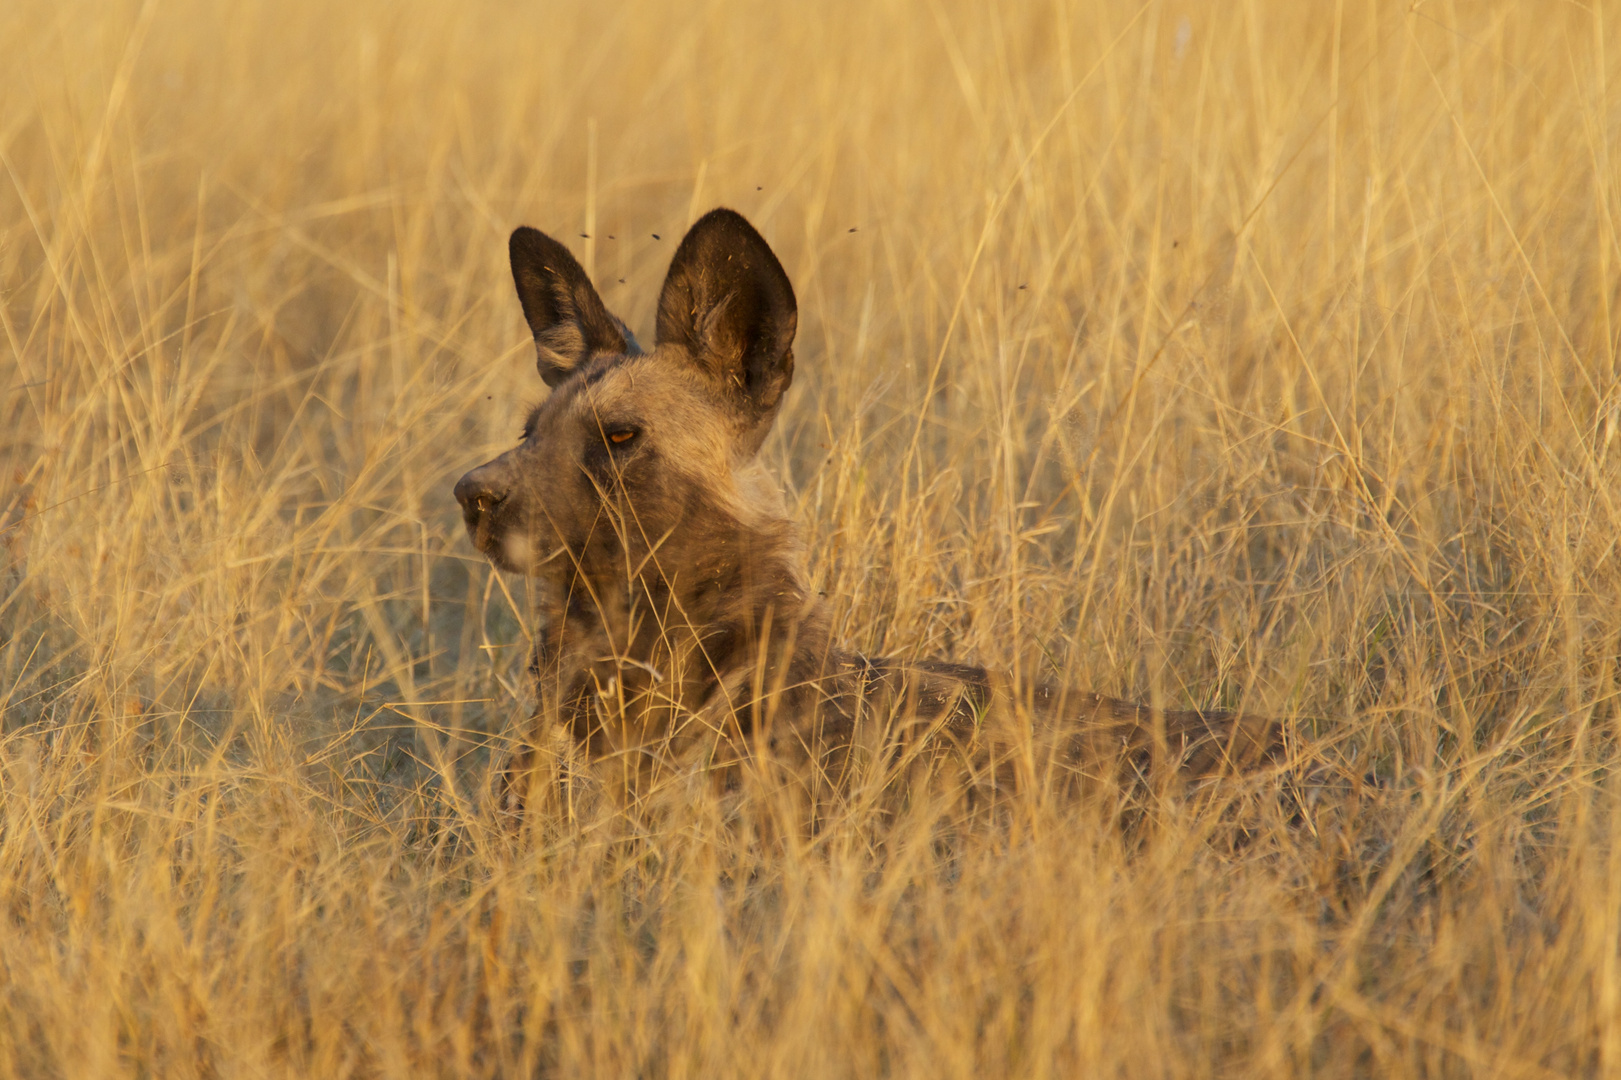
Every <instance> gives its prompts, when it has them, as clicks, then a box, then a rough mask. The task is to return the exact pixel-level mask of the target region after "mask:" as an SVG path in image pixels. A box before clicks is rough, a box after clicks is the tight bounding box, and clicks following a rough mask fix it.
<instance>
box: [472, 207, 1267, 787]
mask: <svg viewBox="0 0 1621 1080" xmlns="http://www.w3.org/2000/svg"><path fill="white" fill-rule="evenodd" d="M510 255H511V259H512V272H513V278H514V281H515V283H516V285H517V289H518V295H519V298H520V300H521V301H522V304H523V309H524V315H525V318H526V320H527V321H528V323H529V326H530V329H531V330H532V332H533V333H534V337H535V343H536V350H537V356H538V366H539V369H540V373H541V376H542V378H543V379H544V380H545V381H546V382H547V383H548V384H549V385H550V386H551V387H552V392H551V395H550V396H549V397H548V398H547V399H546V400H545V402H544V403H542V404H541V405H540V406H538V407H537V408H536V409H535V410H534V411H533V412H532V413H531V415H530V416H529V419H528V422H527V423H526V425H525V428H524V433H523V441H522V443H521V444H520V445H519V446H518V447H517V448H515V449H513V450H511V451H509V452H508V453H506V454H503V455H501V456H500V457H498V458H496V459H495V460H494V461H491V462H489V463H488V464H485V465H483V466H480V467H479V468H477V469H474V470H473V471H471V472H469V473H468V474H467V475H466V476H464V477H463V478H462V479H461V481H460V482H459V483H458V484H457V485H456V498H457V500H458V501H459V502H460V503H461V505H462V508H463V515H464V518H465V521H466V524H467V529H468V532H469V534H470V535H471V536H472V539H473V542H474V544H475V545H476V546H477V547H478V548H479V550H480V551H482V552H484V553H485V554H486V555H487V556H488V557H489V558H490V559H491V560H492V561H493V562H495V564H496V565H497V566H499V567H501V568H502V569H505V570H509V571H513V572H518V573H527V574H530V575H534V576H537V577H539V578H540V579H542V581H541V584H542V590H541V591H542V593H543V595H544V596H545V598H546V599H545V605H546V610H545V611H544V612H542V614H541V618H540V620H539V622H540V624H541V627H542V630H541V641H540V643H539V645H538V647H537V650H536V656H535V668H534V670H535V676H536V680H537V691H538V695H537V696H538V701H539V706H538V710H537V715H536V717H535V718H534V724H535V725H536V727H537V728H541V727H545V726H547V725H553V724H561V725H564V726H565V727H566V728H567V730H568V731H569V733H570V735H571V737H572V739H573V740H574V742H575V744H576V745H577V746H578V747H579V748H580V749H581V750H582V751H583V752H584V753H585V755H586V756H587V757H588V758H589V759H591V760H592V761H595V762H610V761H612V762H617V763H619V765H620V766H621V767H622V768H623V769H624V770H625V771H626V773H627V774H629V775H628V776H627V779H630V780H632V781H633V782H634V780H635V779H636V778H637V777H638V776H641V775H645V774H646V773H648V772H650V771H653V770H655V769H657V768H658V767H659V765H660V763H670V762H675V761H692V760H694V759H695V757H696V758H697V759H699V760H702V761H704V762H707V763H708V764H709V765H710V766H711V767H714V768H717V769H722V770H724V769H727V768H729V767H730V766H732V765H735V764H736V763H738V762H740V761H742V760H744V759H745V758H748V757H756V758H758V757H759V756H760V755H762V754H763V755H766V756H768V757H769V758H770V759H771V760H772V761H774V762H776V763H778V764H780V765H781V766H783V768H784V771H785V772H788V773H789V774H791V775H797V776H799V777H801V778H803V779H804V780H805V781H807V782H808V783H811V784H813V785H816V786H821V785H823V784H826V785H829V786H831V787H837V786H838V785H839V784H841V783H842V782H843V781H844V779H845V777H846V776H847V775H849V773H850V770H851V769H852V768H853V767H855V766H857V765H859V764H861V763H862V762H867V763H879V764H885V765H897V766H904V765H905V764H906V763H907V762H910V761H928V762H937V761H939V760H940V759H946V760H950V761H953V762H955V764H956V765H957V766H958V767H960V768H961V769H963V770H965V771H966V772H967V773H969V774H970V775H971V776H973V777H974V778H976V779H977V780H979V781H980V782H985V783H993V784H996V785H998V786H1001V785H1003V784H1007V783H1017V782H1020V781H1021V779H1022V780H1023V782H1027V783H1038V784H1041V785H1043V786H1046V785H1049V784H1051V783H1052V782H1053V781H1054V780H1057V781H1059V782H1060V783H1063V784H1066V785H1069V784H1073V783H1074V782H1076V781H1077V780H1078V779H1079V778H1081V777H1083V776H1084V775H1086V774H1096V773H1099V772H1103V771H1107V770H1109V769H1112V768H1114V767H1116V765H1117V764H1118V763H1119V761H1120V760H1121V758H1122V755H1125V756H1127V757H1130V758H1132V759H1133V760H1134V761H1135V762H1136V763H1137V764H1138V765H1139V766H1140V765H1142V764H1145V763H1147V762H1148V761H1149V760H1150V759H1155V758H1157V759H1161V760H1162V761H1163V762H1164V763H1166V764H1173V765H1176V766H1180V767H1183V768H1186V769H1187V770H1189V771H1191V772H1193V773H1198V774H1205V773H1210V772H1213V771H1215V770H1217V769H1220V768H1222V767H1224V765H1225V764H1232V765H1238V766H1242V765H1246V764H1250V763H1252V762H1254V761H1255V760H1257V759H1258V758H1260V757H1262V756H1264V755H1265V754H1267V753H1268V752H1269V751H1270V749H1271V747H1272V740H1273V738H1274V737H1275V736H1274V735H1273V734H1272V733H1271V732H1270V731H1269V729H1268V726H1267V725H1266V724H1265V723H1263V722H1261V721H1259V720H1256V719H1254V718H1249V717H1242V716H1236V715H1233V714H1228V713H1215V712H1210V713H1200V712H1193V711H1184V712H1176V711H1165V712H1157V711H1151V710H1148V709H1145V708H1143V707H1140V706H1136V705H1131V704H1128V703H1124V702H1119V701H1114V700H1111V699H1108V698H1104V697H1100V696H1098V695H1094V694H1086V693H1081V692H1074V691H1059V690H1056V689H1054V688H1051V687H1043V686H1035V687H1030V688H1028V689H1027V690H1026V692H1025V693H1024V694H1023V695H1022V696H1016V694H1015V691H1014V690H1013V688H1011V687H1009V686H1007V685H1005V684H1004V683H1003V682H1002V681H1001V680H999V679H998V678H996V677H995V676H993V675H991V674H988V673H987V672H986V671H984V670H983V669H980V668H975V667H966V666H962V665H954V664H945V663H934V662H919V663H899V662H895V661H887V660H870V659H867V658H864V657H860V656H857V655H855V654H853V653H850V652H848V651H845V650H842V649H840V648H838V647H837V645H836V643H835V642H834V641H833V639H832V635H831V632H830V624H829V619H828V616H827V613H826V610H825V607H824V604H823V602H822V601H821V600H820V598H818V597H817V596H815V595H814V594H813V593H812V592H811V590H810V589H809V588H808V586H807V576H806V574H805V571H804V567H803V561H802V556H801V552H800V550H799V547H798V543H797V533H796V530H795V528H794V526H793V524H792V522H791V521H790V519H789V518H788V515H787V512H786V509H785V507H784V506H783V503H782V499H781V496H780V493H779V492H778V489H777V488H776V486H775V485H774V483H773V482H772V481H771V478H770V477H769V476H768V475H767V474H766V473H765V471H764V469H763V468H762V467H761V465H760V463H759V462H758V461H757V459H756V455H757V452H758V450H759V447H760V444H761V442H762V441H763V440H764V438H765V435H766V433H767V431H768V430H769V428H770V425H771V422H772V420H773V419H774V418H775V416H776V413H777V410H778V408H779V407H780V405H781V403H782V397H783V394H784V392H785V391H786V390H787V388H788V386H789V383H790V382H791V380H792V377H793V365H794V359H793V351H792V344H793V338H794V331H795V327H796V321H797V309H796V307H795V301H794V294H793V288H792V286H791V285H790V283H789V280H788V277H787V275H786V273H784V271H783V269H782V267H781V265H780V264H779V263H778V261H777V259H776V257H775V255H774V254H773V253H772V252H771V249H770V248H769V247H768V246H767V245H766V243H765V241H764V240H763V239H762V238H761V237H760V235H759V234H758V233H757V232H755V230H754V229H753V228H752V227H751V226H750V225H749V224H748V223H747V222H746V221H744V219H743V218H742V217H740V216H739V215H737V214H735V213H733V212H731V211H729V210H715V211H712V212H711V213H709V214H708V215H706V216H705V217H704V218H702V219H701V220H700V221H699V222H698V223H697V224H696V225H694V226H693V228H692V229H691V231H690V232H689V233H688V234H687V236H686V238H685V239H684V240H683V241H682V243H681V245H680V247H679V249H678V250H677V252H676V254H675V257H674V259H673V261H672V263H671V267H670V272H669V275H668V277H667V279H666V282H665V285H664V289H663V292H662V293H661V295H660V298H659V307H658V321H657V331H656V338H655V343H654V347H653V348H652V350H651V351H647V352H644V351H643V350H642V349H641V348H640V347H639V345H638V344H637V342H636V341H635V339H634V337H633V336H632V335H631V334H630V333H629V331H628V330H627V329H626V327H625V325H624V324H623V323H622V322H621V321H620V320H618V319H617V318H615V317H614V316H612V315H611V314H609V313H608V311H607V309H606V308H605V307H604V306H603V304H602V301H601V299H600V298H599V297H598V295H597V293H596V290H595V289H594V288H593V287H592V285H591V283H590V281H589V280H588V279H587V277H586V275H585V272H584V271H583V270H582V269H581V267H580V266H579V264H578V263H577V262H576V261H575V260H574V258H573V257H572V256H571V255H570V254H569V252H568V251H567V249H565V248H564V247H563V246H562V245H561V244H558V243H557V242H556V241H554V240H552V239H551V238H550V237H547V236H545V235H544V234H542V233H539V232H536V231H535V230H533V229H519V230H518V231H517V232H515V233H514V234H513V236H512V241H511V245H510Z"/></svg>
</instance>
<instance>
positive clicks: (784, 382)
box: [658, 209, 799, 444]
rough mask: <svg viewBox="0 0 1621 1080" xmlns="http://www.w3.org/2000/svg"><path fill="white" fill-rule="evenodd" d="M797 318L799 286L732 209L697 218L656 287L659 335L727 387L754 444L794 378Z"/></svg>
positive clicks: (659, 338)
mask: <svg viewBox="0 0 1621 1080" xmlns="http://www.w3.org/2000/svg"><path fill="white" fill-rule="evenodd" d="M798 325H799V307H798V305H797V304H796V303H795V301H794V287H793V285H792V284H790V283H789V281H788V275H787V273H786V272H784V270H783V269H782V264H781V263H780V262H778V261H777V257H776V255H774V254H772V252H771V248H770V246H769V245H768V244H767V243H766V242H765V240H764V238H763V237H761V236H760V234H759V233H757V232H755V231H754V226H752V225H750V224H749V223H748V222H747V221H745V220H743V216H742V215H741V214H739V213H737V212H735V211H732V210H724V209H722V210H711V211H710V212H709V213H707V214H705V215H704V216H703V217H701V218H699V219H698V222H697V224H695V225H694V226H693V227H692V228H691V229H689V230H688V231H687V235H686V237H685V238H683V239H682V241H681V246H680V247H678V248H676V251H675V258H674V259H672V260H671V261H670V273H669V276H667V277H666V278H665V279H664V291H663V292H662V293H660V294H659V314H658V343H659V344H660V345H666V344H670V345H680V346H682V347H684V348H685V349H686V350H687V354H688V355H689V356H691V357H692V359H693V361H694V362H695V363H697V365H698V366H699V367H701V368H703V369H704V371H705V372H707V373H708V374H709V375H710V376H711V377H712V378H714V379H715V380H716V381H717V382H719V383H720V384H721V385H722V386H724V387H725V388H726V390H727V392H728V393H729V394H730V395H731V396H732V397H733V398H734V399H735V400H736V402H737V404H738V406H739V407H740V409H741V410H742V413H743V416H742V419H743V421H744V428H745V429H746V430H748V429H757V430H756V431H755V435H756V437H755V440H754V441H755V442H756V444H757V443H758V441H759V440H760V439H763V438H764V437H765V429H766V427H767V426H769V422H770V420H771V418H772V417H773V416H775V415H776V411H777V406H778V405H780V404H781V403H782V395H783V392H784V391H786V390H787V389H788V384H789V383H791V382H793V378H794V352H793V345H794V330H795V329H796V328H797V327H798Z"/></svg>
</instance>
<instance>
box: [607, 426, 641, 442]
mask: <svg viewBox="0 0 1621 1080" xmlns="http://www.w3.org/2000/svg"><path fill="white" fill-rule="evenodd" d="M607 434H608V441H609V442H611V443H613V444H614V445H616V446H622V445H624V444H625V443H628V442H630V440H632V439H634V438H635V437H636V429H635V428H614V429H613V430H612V431H610V432H608V433H607Z"/></svg>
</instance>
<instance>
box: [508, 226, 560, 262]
mask: <svg viewBox="0 0 1621 1080" xmlns="http://www.w3.org/2000/svg"><path fill="white" fill-rule="evenodd" d="M547 239H549V238H548V237H547V235H546V234H545V233H543V232H541V231H540V230H539V229H533V228H530V227H529V226H528V225H519V226H518V227H517V228H516V229H513V230H512V236H511V237H510V238H509V239H508V240H507V254H508V255H514V256H515V255H517V254H519V253H520V252H531V251H535V252H538V251H540V250H541V249H543V248H544V247H545V246H546V241H547ZM554 243H555V241H554Z"/></svg>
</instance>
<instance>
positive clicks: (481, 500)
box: [456, 468, 507, 516]
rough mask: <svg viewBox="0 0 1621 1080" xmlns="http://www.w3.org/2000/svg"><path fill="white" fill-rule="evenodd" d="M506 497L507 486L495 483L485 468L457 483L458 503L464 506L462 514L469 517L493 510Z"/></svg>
mask: <svg viewBox="0 0 1621 1080" xmlns="http://www.w3.org/2000/svg"><path fill="white" fill-rule="evenodd" d="M506 497H507V488H506V485H505V484H497V483H495V482H494V477H492V476H491V475H490V473H489V471H488V470H487V469H484V468H477V469H474V470H473V471H472V472H470V473H468V474H467V475H466V476H464V477H462V478H461V479H460V480H458V481H456V501H457V502H459V503H461V504H462V513H463V514H465V515H468V516H473V515H476V514H481V513H483V512H484V511H486V510H489V509H492V508H493V507H495V506H496V504H498V503H500V502H501V501H502V500H503V499H505V498H506Z"/></svg>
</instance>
